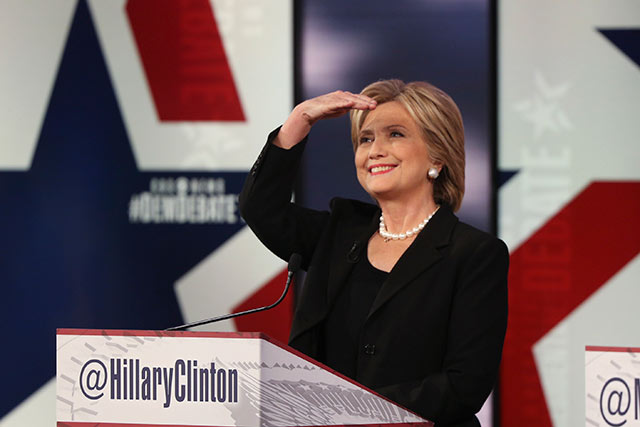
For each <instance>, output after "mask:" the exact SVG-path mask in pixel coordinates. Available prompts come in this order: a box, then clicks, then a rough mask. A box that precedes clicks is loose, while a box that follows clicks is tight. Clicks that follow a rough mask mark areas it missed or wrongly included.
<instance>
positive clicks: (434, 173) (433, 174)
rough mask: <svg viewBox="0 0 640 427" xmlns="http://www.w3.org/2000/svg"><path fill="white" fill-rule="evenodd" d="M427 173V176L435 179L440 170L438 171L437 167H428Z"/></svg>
mask: <svg viewBox="0 0 640 427" xmlns="http://www.w3.org/2000/svg"><path fill="white" fill-rule="evenodd" d="M427 174H428V175H429V178H431V179H436V178H437V177H438V175H440V172H438V169H436V168H429V172H427Z"/></svg>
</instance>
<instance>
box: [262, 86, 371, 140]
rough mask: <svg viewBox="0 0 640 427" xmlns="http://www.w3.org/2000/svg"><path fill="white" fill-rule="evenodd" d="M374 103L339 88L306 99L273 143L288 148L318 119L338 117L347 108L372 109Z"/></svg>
mask: <svg viewBox="0 0 640 427" xmlns="http://www.w3.org/2000/svg"><path fill="white" fill-rule="evenodd" d="M376 105H377V104H376V101H374V100H373V99H371V98H369V97H368V96H365V95H359V94H354V93H351V92H345V91H341V90H339V91H336V92H331V93H327V94H326V95H321V96H318V97H316V98H311V99H308V100H306V101H304V102H301V103H300V104H298V105H297V106H296V107H295V108H294V109H293V111H292V112H291V114H290V115H289V117H288V118H287V121H285V122H284V124H283V125H282V128H281V129H280V132H279V133H278V136H277V138H276V139H275V140H274V141H273V143H274V144H275V145H277V146H278V147H281V148H286V149H289V148H291V147H293V146H294V145H296V144H297V143H298V142H300V141H301V140H302V139H304V137H305V136H307V134H308V133H309V132H310V131H311V126H313V125H314V124H315V123H316V122H317V121H318V120H322V119H330V118H333V117H340V116H342V115H344V114H346V113H348V112H349V110H373V109H374V108H376Z"/></svg>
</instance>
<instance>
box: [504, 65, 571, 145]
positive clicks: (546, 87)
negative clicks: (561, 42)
mask: <svg viewBox="0 0 640 427" xmlns="http://www.w3.org/2000/svg"><path fill="white" fill-rule="evenodd" d="M534 85H535V90H536V92H535V93H534V94H533V95H532V96H531V98H529V99H526V100H523V101H520V102H518V103H516V104H515V105H514V108H515V110H516V111H518V112H519V113H521V116H522V118H523V119H524V120H525V121H527V122H530V123H531V124H532V125H533V136H534V139H538V138H540V137H541V136H542V135H543V134H544V133H545V132H554V133H557V132H560V131H561V130H571V129H573V125H572V124H571V122H570V121H569V118H568V117H567V114H566V113H565V112H564V111H563V110H562V108H561V106H560V100H561V99H562V98H563V97H564V96H565V95H566V94H567V92H568V91H569V88H570V87H571V84H569V83H562V84H559V85H555V86H551V85H550V84H549V83H547V80H546V79H545V78H544V77H543V76H542V73H540V72H539V71H536V72H535V74H534Z"/></svg>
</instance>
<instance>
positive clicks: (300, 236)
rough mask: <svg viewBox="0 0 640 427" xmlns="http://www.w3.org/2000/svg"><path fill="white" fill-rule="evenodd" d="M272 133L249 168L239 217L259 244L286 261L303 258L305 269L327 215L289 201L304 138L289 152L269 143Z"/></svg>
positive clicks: (240, 198) (277, 130) (241, 198)
mask: <svg viewBox="0 0 640 427" xmlns="http://www.w3.org/2000/svg"><path fill="white" fill-rule="evenodd" d="M279 131H280V128H278V129H276V130H274V131H273V132H271V134H270V135H269V137H268V139H267V143H266V144H265V146H264V147H263V149H262V151H261V153H260V155H259V156H258V159H257V160H256V162H255V163H254V165H253V167H252V168H251V170H250V172H249V175H248V176H247V179H246V181H245V184H244V187H243V188H242V192H241V193H240V197H239V209H240V214H241V215H242V217H243V218H244V220H245V221H246V223H247V224H248V225H249V227H250V228H251V230H253V232H254V233H255V235H256V236H257V237H258V239H260V241H261V242H262V243H263V244H264V245H265V246H266V247H267V248H268V249H269V250H271V251H272V252H273V253H274V254H275V255H276V256H278V257H280V258H282V259H283V260H285V261H287V260H288V259H289V257H290V256H291V254H292V253H298V254H300V255H301V256H302V268H303V269H304V270H306V269H307V268H308V264H309V262H310V260H311V257H312V256H313V252H314V250H315V246H316V244H317V242H318V239H319V237H320V234H321V232H322V230H323V228H324V226H325V224H326V223H327V221H328V219H329V213H328V212H324V211H315V210H312V209H307V208H303V207H301V206H298V205H296V204H295V203H292V202H291V196H292V193H293V186H294V182H295V177H296V174H297V170H298V167H299V164H300V159H301V157H302V153H303V151H304V147H305V145H306V142H307V141H306V138H305V139H304V140H303V141H301V142H300V143H299V144H297V145H296V146H294V147H292V148H291V149H289V150H286V149H283V148H280V147H277V146H275V145H273V144H272V141H273V140H274V139H275V137H276V136H277V135H278V132H279Z"/></svg>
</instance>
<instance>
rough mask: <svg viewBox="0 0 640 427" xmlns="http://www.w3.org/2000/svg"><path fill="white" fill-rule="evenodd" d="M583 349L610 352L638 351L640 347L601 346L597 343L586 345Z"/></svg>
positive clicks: (639, 351)
mask: <svg viewBox="0 0 640 427" xmlns="http://www.w3.org/2000/svg"><path fill="white" fill-rule="evenodd" d="M584 349H585V351H608V352H610V353H640V347H602V346H597V345H588V346H586V347H585V348H584Z"/></svg>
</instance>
